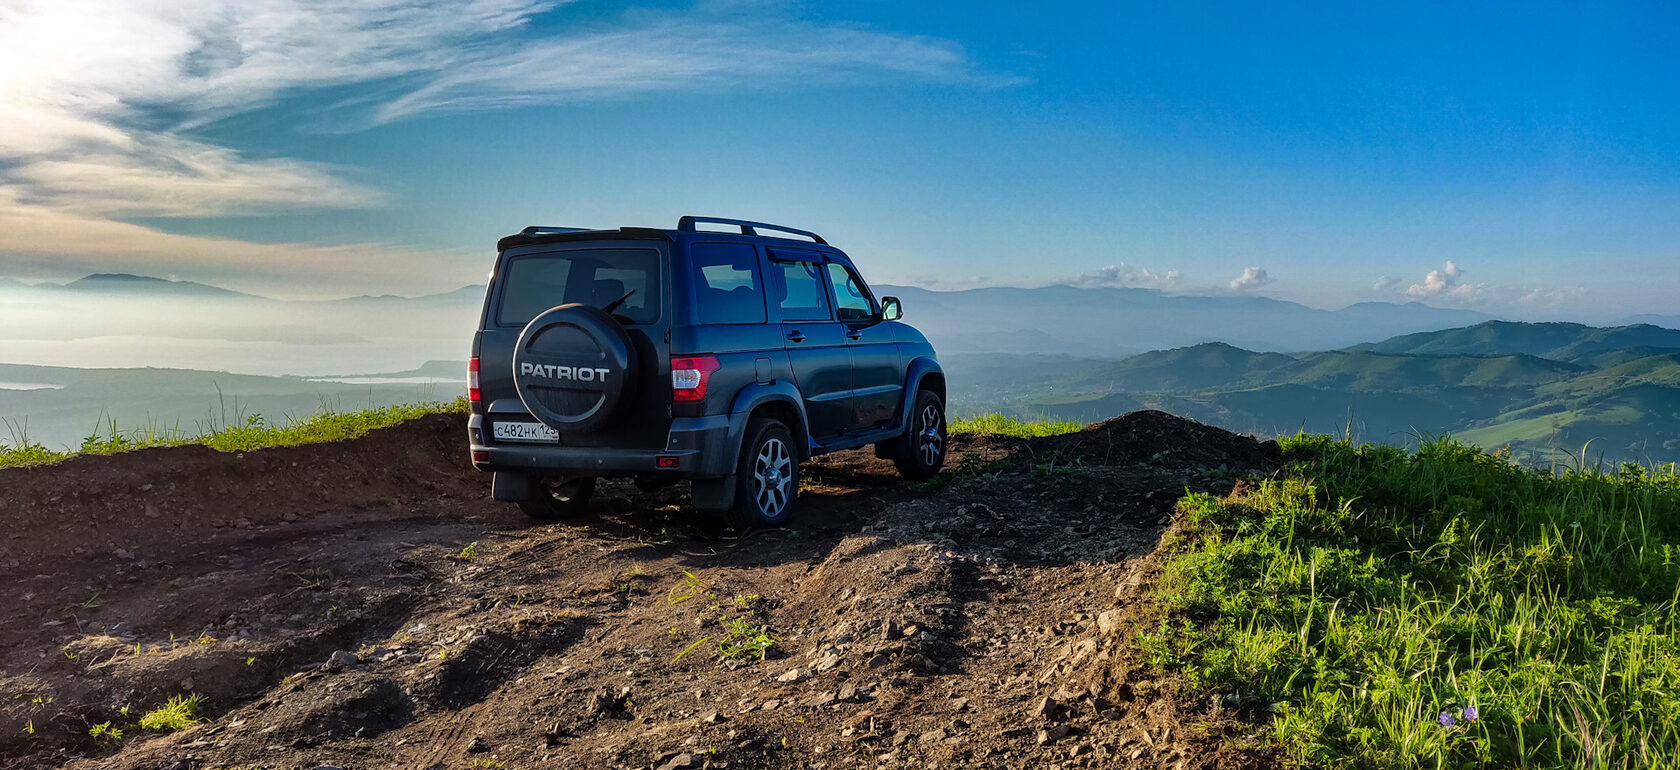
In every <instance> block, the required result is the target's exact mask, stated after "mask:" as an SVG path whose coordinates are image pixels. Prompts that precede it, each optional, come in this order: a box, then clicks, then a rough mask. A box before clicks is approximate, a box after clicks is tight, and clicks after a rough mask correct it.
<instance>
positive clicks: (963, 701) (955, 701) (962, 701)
mask: <svg viewBox="0 0 1680 770" xmlns="http://www.w3.org/2000/svg"><path fill="white" fill-rule="evenodd" d="M966 708H968V699H967V698H952V699H951V710H952V711H962V710H964V709H966Z"/></svg>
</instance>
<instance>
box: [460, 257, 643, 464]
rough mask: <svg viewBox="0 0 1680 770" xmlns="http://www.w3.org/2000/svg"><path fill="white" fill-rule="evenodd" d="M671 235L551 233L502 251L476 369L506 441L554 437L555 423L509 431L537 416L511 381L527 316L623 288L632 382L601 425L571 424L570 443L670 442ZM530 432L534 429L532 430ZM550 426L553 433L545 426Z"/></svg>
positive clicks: (597, 302)
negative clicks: (580, 238) (583, 238)
mask: <svg viewBox="0 0 1680 770" xmlns="http://www.w3.org/2000/svg"><path fill="white" fill-rule="evenodd" d="M668 252H669V245H668V244H667V243H666V242H665V241H662V240H661V241H654V240H645V241H608V242H603V241H587V242H578V243H564V242H562V243H553V244H544V245H539V246H528V247H522V248H518V249H510V250H508V251H507V252H504V253H503V255H502V258H501V260H500V262H499V263H498V265H497V269H496V274H495V276H494V277H493V279H492V280H493V283H492V286H491V290H490V294H489V296H488V298H487V302H486V308H485V314H484V322H483V327H482V328H483V331H482V332H480V334H479V346H478V349H479V356H480V360H479V371H480V374H479V377H480V381H481V383H482V385H481V387H482V390H483V393H484V402H485V411H486V417H487V420H488V421H489V423H490V424H489V425H487V426H486V430H485V433H486V437H487V438H493V437H494V436H495V433H496V429H495V424H496V423H499V422H507V423H509V426H508V427H507V428H504V429H503V430H502V431H501V432H502V433H503V434H504V435H518V438H508V439H505V443H555V439H554V438H553V437H552V435H551V433H550V432H548V431H543V430H541V429H540V428H537V429H535V430H534V431H523V432H517V433H516V432H510V431H511V429H512V428H513V424H515V423H519V424H533V423H536V422H537V420H536V418H534V417H532V416H531V415H530V413H529V410H527V409H526V407H525V404H524V402H523V401H521V400H520V397H519V393H518V391H517V390H516V389H515V388H514V383H513V378H514V372H513V350H514V347H515V343H516V342H517V341H518V339H519V335H520V333H521V332H523V331H524V329H525V326H526V324H528V323H530V321H531V319H533V318H535V317H536V316H538V315H539V314H541V313H542V312H543V311H545V310H548V309H549V308H552V307H556V306H559V305H565V304H569V303H573V302H577V303H582V304H585V305H591V306H594V307H598V308H602V307H606V306H609V305H611V304H612V303H613V302H614V301H616V300H619V299H620V298H623V301H622V302H619V304H618V305H617V306H616V307H614V309H613V312H612V315H613V317H614V318H615V319H617V320H618V321H619V322H620V324H621V325H622V326H623V327H624V330H625V332H626V333H627V334H628V336H629V337H630V342H631V346H632V348H633V351H632V352H633V357H634V360H635V362H636V364H635V365H636V370H637V371H636V382H635V386H634V391H633V392H632V393H629V394H626V395H625V397H624V406H623V408H621V409H620V410H619V411H618V413H617V414H616V415H615V416H614V417H613V418H612V419H611V421H610V422H608V423H607V424H606V425H604V426H603V427H601V428H599V429H595V430H588V431H579V432H567V433H564V434H562V435H560V437H559V439H558V443H561V444H565V445H570V446H612V447H645V446H654V447H657V446H663V445H664V443H665V439H666V435H667V434H668V432H669V429H670V417H671V413H670V403H671V400H670V397H671V389H670V380H671V372H670V355H669V346H668V344H667V343H666V341H665V339H666V338H665V328H666V327H667V326H669V323H670V321H669V318H670V301H669V296H668V295H669V292H668V291H667V290H666V287H667V286H669V285H670V278H669V259H668V257H667V254H668ZM526 434H529V435H526ZM545 434H548V435H545Z"/></svg>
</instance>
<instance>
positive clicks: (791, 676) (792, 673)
mask: <svg viewBox="0 0 1680 770" xmlns="http://www.w3.org/2000/svg"><path fill="white" fill-rule="evenodd" d="M810 675H811V672H809V671H806V670H804V669H801V668H790V669H788V670H787V672H786V673H784V674H782V675H781V676H778V677H776V681H778V682H797V681H800V680H802V679H804V678H806V677H808V676H810Z"/></svg>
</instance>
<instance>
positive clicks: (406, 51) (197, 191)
mask: <svg viewBox="0 0 1680 770" xmlns="http://www.w3.org/2000/svg"><path fill="white" fill-rule="evenodd" d="M569 2H571V0H455V1H454V2H421V1H420V0H0V104H4V105H5V110H6V114H5V118H4V129H3V130H0V204H3V205H7V206H9V207H11V208H10V209H9V210H7V211H5V212H3V213H4V215H5V217H6V219H7V220H9V222H10V223H11V226H12V227H13V228H14V229H13V231H12V232H10V233H6V234H5V235H4V236H0V240H3V241H4V244H5V245H4V248H5V250H6V251H5V253H8V254H22V253H60V250H59V248H58V246H56V245H54V244H50V243H48V244H38V243H32V242H25V241H24V240H23V238H22V236H21V235H20V233H23V232H47V233H49V234H50V228H49V227H46V225H48V224H51V223H54V222H57V221H60V220H62V219H65V218H70V219H77V220H78V221H81V220H89V219H94V220H96V219H99V218H116V217H134V216H162V217H199V216H219V215H224V214H230V213H274V212H295V211H302V210H310V209H346V208H357V207H366V206H376V205H379V204H380V203H382V202H383V200H384V196H383V195H382V194H381V193H380V192H379V191H377V190H374V189H371V188H369V187H367V186H365V185H362V184H358V183H356V182H355V181H352V180H351V179H350V178H348V177H351V176H353V174H352V173H350V172H349V171H347V170H346V169H343V168H336V167H332V166H329V165H326V164H320V163H310V162H305V161H301V160H297V159H292V158H284V157H256V156H254V155H252V154H250V153H246V152H241V151H239V150H238V149H235V148H231V147H227V146H221V145H217V144H214V143H211V142H209V141H207V140H206V139H205V138H204V137H203V136H202V135H201V134H200V133H199V129H200V128H202V127H204V126H205V125H206V124H208V123H210V122H212V121H215V120H218V119H221V118H226V117H229V116H233V115H237V114H240V113H247V112H251V111H253V110H256V109H259V108H263V107H267V106H271V105H273V104H276V103H278V102H279V101H280V100H282V99H285V98H287V97H290V96H295V95H299V94H304V93H310V92H317V91H319V90H320V89H324V88H330V87H339V86H347V85H357V86H360V89H361V90H360V91H359V96H357V97H356V98H355V100H353V101H345V102H342V103H340V104H339V105H338V107H337V108H336V109H335V110H334V111H333V114H334V115H336V116H338V117H339V118H340V119H343V120H348V121H350V122H351V127H354V126H366V125H368V124H371V123H379V122H390V121H396V120H403V119H410V118H414V117H417V116H421V115H425V114H428V113H435V112H455V111H462V110H479V109H495V108H503V107H509V106H516V105H525V104H557V103H567V102H575V101H580V100H591V99H592V100H599V99H609V98H618V97H624V96H630V95H641V94H648V93H654V92H664V91H678V90H693V89H709V90H719V89H723V88H740V89H755V90H763V89H766V88H784V87H794V86H799V85H806V84H813V83H814V84H820V85H832V84H850V83H863V82H878V81H900V80H905V79H913V80H920V81H937V82H964V83H970V84H977V85H987V84H1001V83H1007V82H1010V81H1009V80H1008V79H1007V78H1000V77H994V76H987V75H984V74H982V73H980V72H978V71H977V70H976V68H975V67H974V65H973V64H972V62H971V61H970V60H969V59H968V57H967V55H966V54H965V53H964V52H963V50H962V49H961V48H960V47H958V46H956V45H955V44H953V43H950V42H947V41H942V40H936V39H932V38H926V37H919V36H913V35H904V34H897V33H890V32H880V31H872V30H867V29H862V28H857V27H852V26H846V25H840V24H826V23H825V24H813V23H805V22H796V21H790V20H785V19H781V18H779V17H778V16H777V12H776V9H775V8H774V7H763V6H758V5H755V6H751V7H746V8H741V7H731V6H730V5H729V4H721V5H703V6H701V7H698V8H696V9H692V10H690V11H687V12H682V13H677V12H642V13H636V12H632V13H627V14H625V15H624V16H623V17H622V18H621V19H619V20H618V21H616V22H609V23H601V24H596V25H592V26H591V27H590V28H588V29H577V28H564V27H546V28H544V29H541V30H538V29H535V28H534V27H533V25H532V24H531V22H532V21H533V20H534V19H536V18H537V17H539V16H540V15H542V14H544V13H547V12H550V11H553V10H555V9H557V8H559V7H561V6H563V5H566V4H567V3H569ZM556 30H558V31H556ZM358 116H359V117H358ZM282 128H286V127H284V126H283V127H282ZM29 217H35V218H36V219H35V220H34V221H33V222H31V223H25V222H23V221H21V220H23V219H26V218H29ZM26 224H27V225H28V226H25V225H26ZM106 224H112V225H115V224H116V223H114V222H111V223H106ZM139 229H141V230H144V228H139ZM146 232H150V233H152V235H153V236H155V237H156V238H157V239H164V240H167V239H169V238H172V237H174V236H168V235H166V234H164V233H161V232H156V231H146ZM201 240H202V241H204V242H208V241H210V240H214V239H201ZM227 243H228V244H233V243H237V242H234V241H229V242H227ZM259 250H260V249H259ZM189 251H192V252H193V253H198V254H202V255H203V259H204V260H207V261H211V262H215V261H228V260H232V259H234V257H233V256H232V254H231V253H230V254H228V255H227V256H224V257H216V256H214V255H213V254H212V253H210V252H208V251H205V250H203V249H192V250H189ZM7 259H8V261H12V257H10V256H8V257H7Z"/></svg>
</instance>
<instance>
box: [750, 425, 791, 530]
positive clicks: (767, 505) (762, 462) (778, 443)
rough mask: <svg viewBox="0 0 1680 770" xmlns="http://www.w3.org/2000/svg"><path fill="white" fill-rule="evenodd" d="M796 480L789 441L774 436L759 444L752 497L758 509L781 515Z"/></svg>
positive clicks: (770, 516) (769, 514) (775, 515)
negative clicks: (789, 451) (787, 442)
mask: <svg viewBox="0 0 1680 770" xmlns="http://www.w3.org/2000/svg"><path fill="white" fill-rule="evenodd" d="M792 481H793V460H792V458H790V457H789V456H788V449H787V444H785V443H783V441H782V440H781V439H779V438H772V439H770V440H768V441H766V442H764V443H763V444H762V445H760V446H759V448H758V455H757V456H756V457H754V458H753V498H754V502H755V503H756V504H757V505H758V512H759V513H761V514H763V515H764V517H765V518H771V519H773V518H775V517H777V516H779V515H780V514H781V512H782V510H783V509H784V508H787V504H788V488H789V487H790V486H791V484H792Z"/></svg>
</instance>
